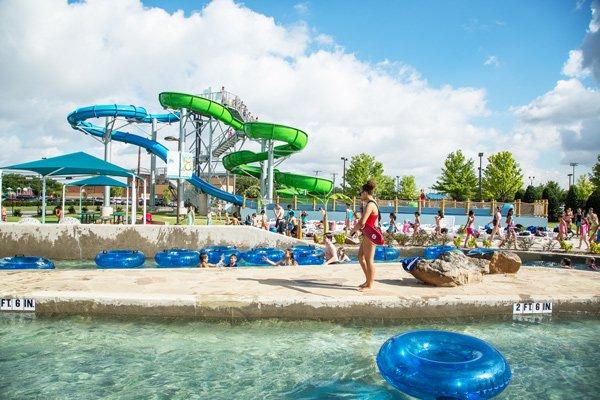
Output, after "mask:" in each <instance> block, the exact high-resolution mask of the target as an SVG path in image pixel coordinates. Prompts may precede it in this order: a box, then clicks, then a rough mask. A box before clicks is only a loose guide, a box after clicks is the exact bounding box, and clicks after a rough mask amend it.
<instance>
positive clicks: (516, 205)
mask: <svg viewBox="0 0 600 400" xmlns="http://www.w3.org/2000/svg"><path fill="white" fill-rule="evenodd" d="M274 202H275V203H279V204H282V205H286V204H291V206H292V208H294V209H296V210H307V211H317V210H319V209H320V208H324V209H325V210H327V211H344V210H345V209H346V203H345V202H343V201H340V200H334V199H332V200H330V201H328V202H322V201H319V200H317V199H316V198H312V199H310V198H305V197H297V196H294V197H280V196H277V197H276V198H275V199H274ZM504 204H505V203H502V202H497V201H495V200H492V201H471V200H467V201H457V200H445V199H444V200H425V201H420V200H404V199H391V200H390V199H388V200H384V199H379V200H377V205H378V206H379V208H380V209H381V210H382V211H384V212H392V211H393V212H396V213H414V212H415V211H419V212H420V213H425V214H434V213H436V212H437V211H438V210H442V212H444V213H445V214H449V215H464V214H467V213H468V212H469V210H473V211H474V212H475V214H477V215H493V214H494V211H495V210H496V207H497V206H500V207H502V206H503V205H504ZM506 204H511V205H512V208H513V209H514V213H515V216H517V217H520V216H533V217H545V218H547V217H548V200H538V201H536V202H535V203H523V202H522V201H521V200H515V201H514V202H513V203H506ZM350 206H351V207H352V209H354V210H356V209H357V208H358V207H360V199H357V198H356V197H353V198H352V203H351V204H350ZM244 207H250V208H255V209H258V208H260V200H259V199H254V198H246V197H244Z"/></svg>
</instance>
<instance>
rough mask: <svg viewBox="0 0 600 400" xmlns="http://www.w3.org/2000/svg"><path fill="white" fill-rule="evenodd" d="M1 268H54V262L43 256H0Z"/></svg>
mask: <svg viewBox="0 0 600 400" xmlns="http://www.w3.org/2000/svg"><path fill="white" fill-rule="evenodd" d="M0 269H54V263H53V262H52V261H50V260H48V259H46V258H42V257H26V256H14V257H4V258H0Z"/></svg>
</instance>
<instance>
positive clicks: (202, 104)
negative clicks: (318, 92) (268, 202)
mask: <svg viewBox="0 0 600 400" xmlns="http://www.w3.org/2000/svg"><path fill="white" fill-rule="evenodd" d="M158 98H159V101H160V104H161V105H162V106H163V107H166V108H171V109H176V110H180V109H182V108H186V109H188V110H190V111H193V112H196V113H198V114H202V115H206V116H211V117H214V118H216V119H218V120H219V121H221V122H223V123H225V124H227V125H229V126H231V127H232V128H233V129H235V130H237V131H242V132H244V133H245V135H246V137H248V138H249V139H253V140H273V141H276V142H282V143H283V144H280V145H277V146H274V148H273V157H274V158H281V157H287V156H289V155H291V154H293V153H296V152H299V151H301V150H302V149H304V148H305V147H306V144H307V143H308V135H307V134H306V133H305V132H304V131H301V130H300V129H296V128H292V127H289V126H284V125H278V124H270V123H265V122H243V121H241V120H239V119H237V118H236V117H235V116H234V115H233V114H232V112H231V111H230V110H229V109H228V108H227V107H225V106H224V105H222V104H221V103H217V102H215V101H212V100H209V99H205V98H204V97H200V96H195V95H191V94H185V93H174V92H163V93H161V94H160V95H159V96H158ZM268 158H269V154H268V152H267V151H262V152H258V153H256V152H253V151H250V150H241V151H237V152H234V153H231V154H228V155H226V156H225V157H223V166H224V167H225V169H226V170H227V171H229V172H231V173H234V174H238V175H251V176H254V177H256V178H260V175H261V169H260V167H258V166H255V165H250V164H254V163H258V162H261V161H266V160H267V159H268ZM273 177H274V180H275V181H276V182H277V183H279V184H280V185H283V186H285V187H286V188H290V189H292V190H291V191H290V190H287V191H286V189H283V191H285V193H294V191H297V192H298V193H302V192H306V193H307V194H311V195H315V196H326V195H328V194H329V193H331V191H332V190H333V182H332V181H330V180H328V179H321V178H315V177H313V176H306V175H298V174H292V173H289V172H281V171H279V170H274V171H273Z"/></svg>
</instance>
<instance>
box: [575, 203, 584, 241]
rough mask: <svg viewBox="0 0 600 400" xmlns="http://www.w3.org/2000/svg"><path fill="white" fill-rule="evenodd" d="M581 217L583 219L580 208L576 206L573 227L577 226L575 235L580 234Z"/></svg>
mask: <svg viewBox="0 0 600 400" xmlns="http://www.w3.org/2000/svg"><path fill="white" fill-rule="evenodd" d="M582 219H583V211H581V208H578V209H577V211H576V212H575V227H576V228H577V231H576V232H575V235H577V236H579V235H581V220H582Z"/></svg>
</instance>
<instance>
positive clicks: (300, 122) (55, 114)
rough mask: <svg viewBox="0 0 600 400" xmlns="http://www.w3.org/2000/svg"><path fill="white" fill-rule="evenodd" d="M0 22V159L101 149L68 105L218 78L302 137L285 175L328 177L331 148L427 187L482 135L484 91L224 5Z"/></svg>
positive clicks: (0, 7) (24, 8)
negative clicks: (446, 161) (449, 159)
mask: <svg viewBox="0 0 600 400" xmlns="http://www.w3.org/2000/svg"><path fill="white" fill-rule="evenodd" d="M0 27H1V28H0V57H2V59H3V60H10V62H3V63H1V64H0V86H1V87H2V91H0V127H5V128H7V129H2V130H0V140H2V141H3V142H4V143H6V142H9V145H10V146H12V148H14V149H15V150H14V151H11V152H6V151H5V152H2V153H0V165H5V164H7V163H11V162H17V161H23V160H25V159H35V158H38V157H40V156H44V155H50V154H49V153H53V154H54V153H59V152H67V151H78V150H81V149H84V150H85V151H89V152H91V153H92V154H95V155H101V154H102V149H101V146H100V144H98V143H97V142H96V141H93V140H92V139H91V138H89V137H87V136H84V135H82V134H81V133H79V132H76V131H74V130H72V129H71V128H70V127H69V126H68V124H67V123H66V116H67V114H68V113H69V112H70V111H72V110H73V109H75V108H76V107H80V106H85V105H91V104H102V103H125V104H136V105H142V106H144V107H146V108H147V109H148V110H149V111H151V112H152V111H154V112H156V111H159V110H160V106H159V104H158V101H157V96H158V93H160V92H161V91H167V90H174V91H183V92H192V93H200V92H202V90H203V89H205V88H207V87H209V86H212V87H213V88H219V87H220V86H221V85H224V86H225V87H226V89H227V90H230V91H232V92H235V93H237V94H238V95H240V96H241V97H242V98H243V99H244V101H245V102H246V104H248V106H249V108H250V109H251V110H252V111H253V113H255V114H257V115H258V116H259V117H260V118H261V119H262V120H267V121H269V120H270V121H274V122H279V123H284V124H290V125H292V126H297V127H299V128H301V129H304V130H306V131H307V132H308V133H309V144H308V147H307V148H306V149H305V151H303V152H302V153H299V154H296V155H294V156H292V157H291V158H290V159H289V160H287V161H285V163H284V165H282V166H281V168H282V170H289V171H297V172H304V173H312V171H313V170H316V169H320V170H322V171H326V172H334V171H339V170H340V169H341V164H340V162H339V156H341V155H345V156H351V155H353V154H356V153H360V152H368V153H371V154H373V155H375V156H376V157H377V158H379V159H381V160H382V161H383V162H384V163H385V166H386V169H387V172H388V173H389V174H390V175H395V174H407V173H414V174H416V175H417V179H418V181H419V184H420V185H421V184H423V185H425V184H431V183H432V182H433V180H434V176H435V175H437V174H438V173H439V168H440V165H441V161H442V160H443V158H444V157H445V155H446V154H447V153H448V152H450V151H452V150H454V149H457V148H462V149H463V150H464V151H466V152H467V153H469V152H470V153H472V154H473V155H475V154H476V151H477V149H478V148H481V147H484V146H485V144H482V143H483V142H484V141H485V140H486V139H485V138H486V133H487V132H488V130H487V129H483V128H481V127H478V126H477V125H476V124H475V123H474V122H473V120H474V119H475V118H478V117H482V116H486V115H488V114H489V111H488V110H487V108H486V99H485V91H484V90H482V89H476V88H469V87H463V88H454V87H451V86H442V87H439V88H436V87H431V86H429V85H428V83H427V81H426V80H424V79H423V78H422V77H421V76H420V74H419V73H418V71H416V70H415V69H414V68H412V67H411V66H409V65H406V64H405V63H402V62H400V61H383V62H381V63H376V64H370V63H366V62H363V61H361V60H359V59H358V58H357V57H356V56H355V55H354V54H352V53H349V52H347V51H345V50H344V49H342V48H340V47H339V46H335V43H334V41H333V39H332V38H330V37H328V36H326V35H323V34H320V33H312V31H311V29H309V27H307V26H306V25H303V24H300V25H294V26H282V25H279V24H277V23H276V21H274V20H273V18H270V17H267V16H264V15H261V14H259V13H256V12H254V11H252V10H250V9H248V8H246V7H244V6H243V5H240V4H235V3H233V2H231V1H228V0H217V1H214V2H211V3H209V4H208V5H207V6H206V7H205V8H204V9H203V10H201V11H200V12H196V13H192V14H191V15H190V16H188V17H186V16H185V15H184V14H183V13H182V12H176V13H173V14H169V13H167V12H166V11H164V10H162V9H160V8H147V7H144V6H142V4H141V3H140V2H139V1H137V0H102V1H101V0H89V1H87V2H84V3H73V4H68V3H67V2H66V1H60V0H49V1H44V2H38V1H33V0H27V1H22V0H18V1H17V0H13V1H10V0H9V1H4V2H2V3H0ZM32 27H35V29H32ZM315 45H316V48H315V47H314V46H315ZM320 46H324V47H320ZM175 129H176V127H175V126H173V127H170V128H166V129H165V130H164V131H161V135H162V136H166V135H167V134H170V132H173V130H175ZM136 157H137V149H136V148H135V147H132V146H128V145H124V144H117V143H115V144H114V145H113V160H114V161H116V162H118V163H120V164H122V165H125V166H129V167H133V166H135V165H136V161H135V160H136ZM142 157H143V163H144V164H145V163H147V162H148V156H147V155H146V154H145V153H142ZM326 172H323V174H325V173H326Z"/></svg>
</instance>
